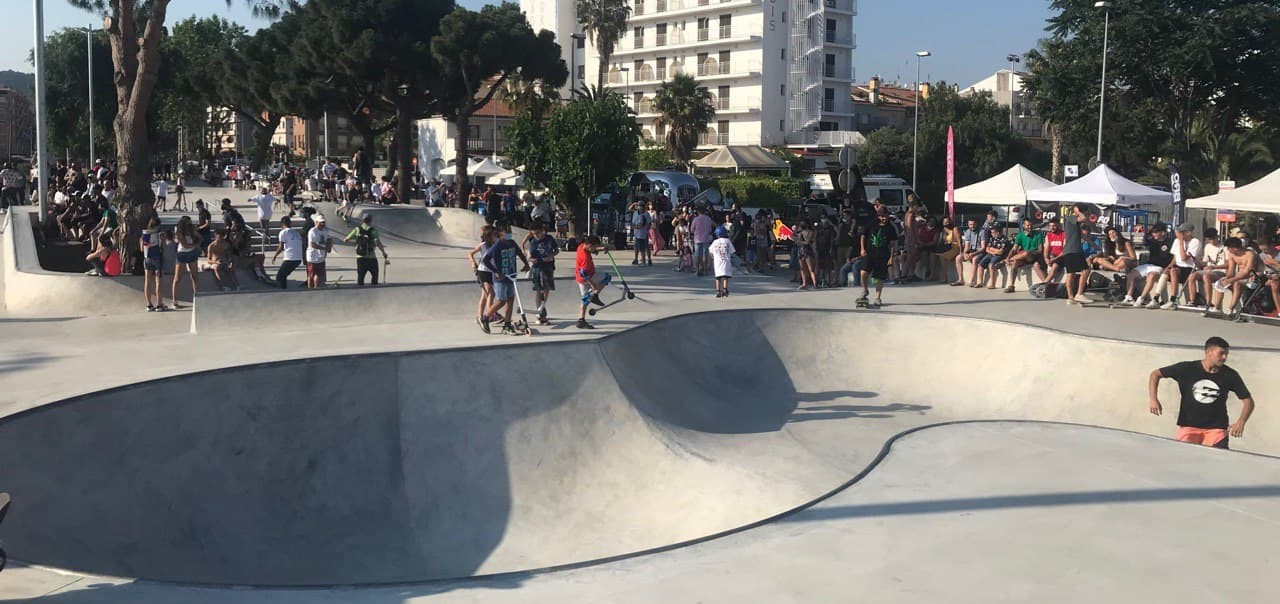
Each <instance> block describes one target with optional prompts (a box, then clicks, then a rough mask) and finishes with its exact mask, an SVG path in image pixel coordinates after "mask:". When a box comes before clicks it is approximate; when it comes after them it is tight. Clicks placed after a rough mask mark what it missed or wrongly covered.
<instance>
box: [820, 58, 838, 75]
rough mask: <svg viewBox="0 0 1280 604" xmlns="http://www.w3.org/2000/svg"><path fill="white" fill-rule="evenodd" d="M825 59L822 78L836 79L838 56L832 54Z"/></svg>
mask: <svg viewBox="0 0 1280 604" xmlns="http://www.w3.org/2000/svg"><path fill="white" fill-rule="evenodd" d="M823 59H824V60H823V62H822V77H825V78H834V77H836V56H835V55H833V54H831V53H827V54H826V56H825V57H823Z"/></svg>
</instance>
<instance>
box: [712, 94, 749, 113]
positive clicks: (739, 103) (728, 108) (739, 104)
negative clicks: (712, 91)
mask: <svg viewBox="0 0 1280 604" xmlns="http://www.w3.org/2000/svg"><path fill="white" fill-rule="evenodd" d="M711 104H712V105H713V106H715V108H716V113H717V114H725V113H759V112H760V98H759V97H748V98H741V97H718V98H713V100H712V103H711Z"/></svg>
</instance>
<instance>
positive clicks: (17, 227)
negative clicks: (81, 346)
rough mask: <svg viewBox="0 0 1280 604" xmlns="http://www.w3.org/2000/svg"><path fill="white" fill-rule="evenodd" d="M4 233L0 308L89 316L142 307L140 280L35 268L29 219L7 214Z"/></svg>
mask: <svg viewBox="0 0 1280 604" xmlns="http://www.w3.org/2000/svg"><path fill="white" fill-rule="evenodd" d="M6 220H10V221H11V222H10V223H9V226H8V228H7V229H6V232H5V237H4V241H5V246H6V248H5V253H4V302H5V308H6V310H7V311H8V312H10V313H14V314H20V315H77V316H79V315H94V314H103V313H105V312H112V311H116V310H120V309H122V308H137V307H141V305H142V300H143V297H142V277H132V276H122V277H112V278H110V279H104V278H102V277H90V276H88V275H78V274H74V273H55V272H52V271H46V270H44V269H43V268H41V267H40V258H39V257H38V256H37V252H36V241H35V234H34V233H33V231H32V229H31V225H32V222H33V221H35V220H36V218H35V214H34V213H29V212H24V211H17V210H15V211H11V212H9V213H8V215H7V218H6Z"/></svg>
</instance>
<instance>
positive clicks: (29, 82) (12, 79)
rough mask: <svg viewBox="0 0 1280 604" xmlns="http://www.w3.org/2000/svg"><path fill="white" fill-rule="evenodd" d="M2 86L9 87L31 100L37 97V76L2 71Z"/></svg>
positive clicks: (0, 73) (0, 79)
mask: <svg viewBox="0 0 1280 604" xmlns="http://www.w3.org/2000/svg"><path fill="white" fill-rule="evenodd" d="M0 86H7V87H9V88H12V89H14V90H17V91H19V92H21V93H22V94H25V95H27V98H31V97H32V96H34V95H35V89H36V76H35V74H33V73H22V72H21V71H10V70H5V71H0Z"/></svg>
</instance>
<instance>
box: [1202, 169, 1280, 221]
mask: <svg viewBox="0 0 1280 604" xmlns="http://www.w3.org/2000/svg"><path fill="white" fill-rule="evenodd" d="M1187 207H1188V208H1202V209H1209V210H1216V209H1223V210H1239V211H1241V212H1273V213H1280V170H1276V171H1275V172H1272V173H1270V174H1268V175H1266V176H1264V177H1262V178H1261V179H1259V180H1257V181H1255V182H1254V183H1253V184H1250V185H1246V186H1243V187H1240V188H1239V189H1236V190H1234V191H1223V192H1221V193H1218V194H1217V195H1209V196H1208V197H1197V198H1195V199H1191V200H1188V201H1187Z"/></svg>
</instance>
